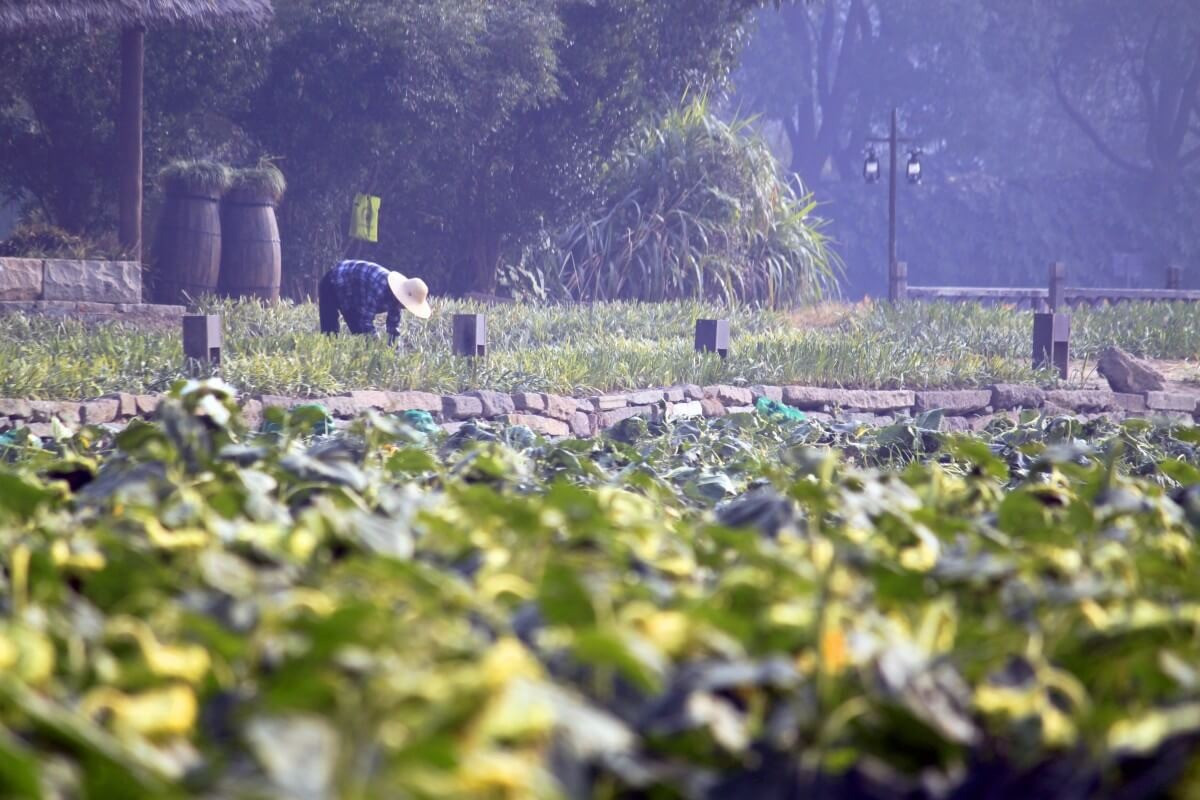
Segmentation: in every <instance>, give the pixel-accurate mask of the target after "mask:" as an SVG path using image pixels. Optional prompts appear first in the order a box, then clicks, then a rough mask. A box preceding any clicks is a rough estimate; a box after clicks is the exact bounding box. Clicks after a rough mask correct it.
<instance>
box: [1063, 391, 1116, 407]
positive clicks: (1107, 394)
mask: <svg viewBox="0 0 1200 800" xmlns="http://www.w3.org/2000/svg"><path fill="white" fill-rule="evenodd" d="M1046 402H1047V403H1052V404H1054V405H1056V406H1060V407H1062V408H1068V409H1070V410H1071V411H1076V412H1095V411H1114V410H1116V408H1117V401H1116V398H1115V397H1113V393H1112V392H1111V391H1109V390H1107V389H1056V390H1054V391H1051V392H1046Z"/></svg>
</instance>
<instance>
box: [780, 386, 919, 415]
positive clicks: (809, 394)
mask: <svg viewBox="0 0 1200 800" xmlns="http://www.w3.org/2000/svg"><path fill="white" fill-rule="evenodd" d="M783 402H785V403H787V404H788V405H791V406H795V407H796V408H800V409H803V410H805V411H823V410H824V409H826V408H843V409H848V410H854V411H899V410H902V409H910V408H912V407H913V405H914V404H915V403H916V397H915V396H914V395H913V393H912V392H910V391H906V390H869V391H868V390H861V389H824V388H821V387H818V386H785V387H784V389H783Z"/></svg>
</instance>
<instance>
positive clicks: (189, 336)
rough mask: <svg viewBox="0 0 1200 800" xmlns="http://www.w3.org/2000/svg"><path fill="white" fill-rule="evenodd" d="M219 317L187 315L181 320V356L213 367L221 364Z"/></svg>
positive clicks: (217, 315)
mask: <svg viewBox="0 0 1200 800" xmlns="http://www.w3.org/2000/svg"><path fill="white" fill-rule="evenodd" d="M221 344H222V343H221V315H220V314H188V315H185V316H184V318H183V354H184V356H186V357H187V358H190V359H194V360H196V361H207V362H209V363H210V364H212V365H213V366H218V365H219V364H220V363H221Z"/></svg>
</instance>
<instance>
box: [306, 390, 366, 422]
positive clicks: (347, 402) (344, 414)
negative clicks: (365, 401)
mask: <svg viewBox="0 0 1200 800" xmlns="http://www.w3.org/2000/svg"><path fill="white" fill-rule="evenodd" d="M310 402H314V403H320V404H321V405H323V406H325V410H326V411H328V412H329V414H330V416H332V417H337V418H338V419H351V418H353V417H356V416H358V404H357V403H355V402H354V398H353V397H350V396H349V395H334V396H333V397H321V398H317V399H316V400H312V401H310Z"/></svg>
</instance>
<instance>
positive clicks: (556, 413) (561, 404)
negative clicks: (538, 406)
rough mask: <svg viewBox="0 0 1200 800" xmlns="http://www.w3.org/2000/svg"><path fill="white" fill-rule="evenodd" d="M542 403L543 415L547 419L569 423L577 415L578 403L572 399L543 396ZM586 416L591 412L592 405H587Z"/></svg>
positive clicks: (559, 396) (549, 395) (552, 395)
mask: <svg viewBox="0 0 1200 800" xmlns="http://www.w3.org/2000/svg"><path fill="white" fill-rule="evenodd" d="M541 397H542V402H543V403H544V404H545V406H544V408H545V414H546V416H547V417H553V418H554V419H561V420H562V421H563V422H570V421H571V420H573V419H574V418H575V415H576V414H577V413H579V402H578V401H577V400H576V399H575V398H574V397H563V396H561V395H557V394H543V395H542V396H541ZM587 406H588V411H584V412H583V413H584V414H587V413H589V412H590V411H591V407H592V404H591V403H588V404H587Z"/></svg>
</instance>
